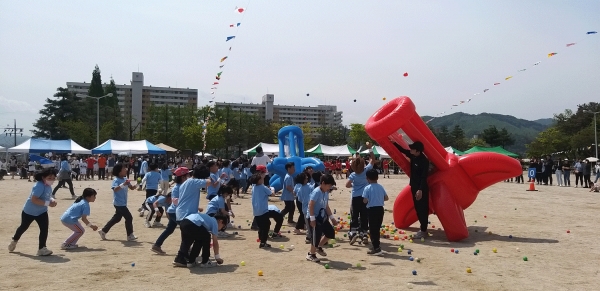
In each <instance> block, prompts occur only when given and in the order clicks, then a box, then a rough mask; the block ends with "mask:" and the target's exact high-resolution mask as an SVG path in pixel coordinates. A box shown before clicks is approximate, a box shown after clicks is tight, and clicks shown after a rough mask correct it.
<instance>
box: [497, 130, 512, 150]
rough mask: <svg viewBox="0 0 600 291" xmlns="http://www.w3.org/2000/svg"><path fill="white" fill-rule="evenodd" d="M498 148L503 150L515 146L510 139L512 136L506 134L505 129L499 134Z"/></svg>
mask: <svg viewBox="0 0 600 291" xmlns="http://www.w3.org/2000/svg"><path fill="white" fill-rule="evenodd" d="M499 134H500V140H499V142H500V146H502V148H505V147H507V146H511V145H514V144H515V139H514V138H513V137H512V135H511V134H510V133H509V132H508V130H506V128H505V127H503V128H502V129H501V130H500V132H499Z"/></svg>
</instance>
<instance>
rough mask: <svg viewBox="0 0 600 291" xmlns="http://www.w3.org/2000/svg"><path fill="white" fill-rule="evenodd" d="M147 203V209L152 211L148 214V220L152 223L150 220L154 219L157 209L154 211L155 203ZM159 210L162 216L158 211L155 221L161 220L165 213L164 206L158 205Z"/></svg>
mask: <svg viewBox="0 0 600 291" xmlns="http://www.w3.org/2000/svg"><path fill="white" fill-rule="evenodd" d="M146 205H147V207H146V210H149V211H150V213H148V215H146V222H148V223H150V220H152V216H154V213H155V212H156V211H154V205H153V204H152V203H146ZM158 212H160V216H158V213H157V214H156V218H155V219H154V222H160V218H161V217H162V215H163V214H164V213H165V210H164V209H163V208H162V207H158Z"/></svg>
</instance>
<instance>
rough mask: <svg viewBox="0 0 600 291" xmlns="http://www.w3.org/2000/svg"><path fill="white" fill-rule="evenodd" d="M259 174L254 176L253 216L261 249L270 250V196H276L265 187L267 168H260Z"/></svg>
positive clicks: (271, 190)
mask: <svg viewBox="0 0 600 291" xmlns="http://www.w3.org/2000/svg"><path fill="white" fill-rule="evenodd" d="M256 168H257V172H256V173H255V174H254V175H252V178H251V179H252V214H253V215H254V220H255V221H256V225H257V226H258V238H259V240H260V245H259V246H258V247H259V248H261V249H262V248H270V247H271V245H270V244H268V243H267V240H268V238H269V230H270V228H271V220H270V219H269V213H268V212H269V196H273V195H275V193H274V191H273V189H269V188H267V186H265V185H264V182H265V175H266V174H267V171H266V168H265V169H263V168H264V167H261V168H260V170H259V167H256Z"/></svg>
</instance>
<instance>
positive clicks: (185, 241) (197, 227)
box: [173, 212, 227, 268]
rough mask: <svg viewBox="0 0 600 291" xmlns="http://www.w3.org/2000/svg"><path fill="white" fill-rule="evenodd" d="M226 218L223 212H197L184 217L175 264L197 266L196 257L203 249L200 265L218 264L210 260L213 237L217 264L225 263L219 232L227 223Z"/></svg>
mask: <svg viewBox="0 0 600 291" xmlns="http://www.w3.org/2000/svg"><path fill="white" fill-rule="evenodd" d="M226 220H227V217H226V216H225V215H223V214H222V213H217V214H216V215H215V216H214V217H210V216H208V215H207V214H204V213H198V212H196V213H191V214H189V215H187V216H186V217H185V218H183V219H182V220H181V223H180V226H179V228H180V229H181V246H180V247H179V252H178V253H177V256H176V257H175V260H174V261H173V265H174V266H176V267H188V268H192V267H195V266H196V265H197V262H196V259H197V258H198V256H199V255H200V251H202V259H201V261H200V267H202V268H210V267H214V266H216V264H214V263H213V262H211V261H210V260H209V258H210V242H211V238H212V244H213V245H212V248H213V250H214V251H215V261H216V262H217V264H223V259H222V258H221V254H220V253H219V239H218V238H217V233H218V232H219V229H221V228H223V226H224V225H225V224H226V222H225V221H226Z"/></svg>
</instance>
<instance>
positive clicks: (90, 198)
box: [60, 188, 98, 250]
mask: <svg viewBox="0 0 600 291" xmlns="http://www.w3.org/2000/svg"><path fill="white" fill-rule="evenodd" d="M94 201H96V190H94V189H92V188H85V189H84V190H83V194H82V195H81V196H79V197H77V199H76V200H75V202H74V203H73V205H71V207H69V209H67V211H65V213H64V214H63V215H62V216H61V218H60V221H61V222H62V224H63V225H64V226H66V227H68V228H69V229H70V230H72V231H73V233H72V234H71V236H69V237H68V238H67V239H66V240H65V242H64V243H63V244H62V245H61V246H60V248H61V249H63V250H71V249H76V248H77V247H78V245H77V241H78V240H79V239H80V238H81V236H83V233H85V229H84V228H83V226H81V223H80V222H79V219H80V218H81V221H83V223H85V226H87V227H90V228H91V229H93V230H94V231H96V230H98V227H97V226H95V225H93V224H92V223H91V222H90V221H89V220H88V219H87V217H88V216H89V215H90V203H91V202H94Z"/></svg>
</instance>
